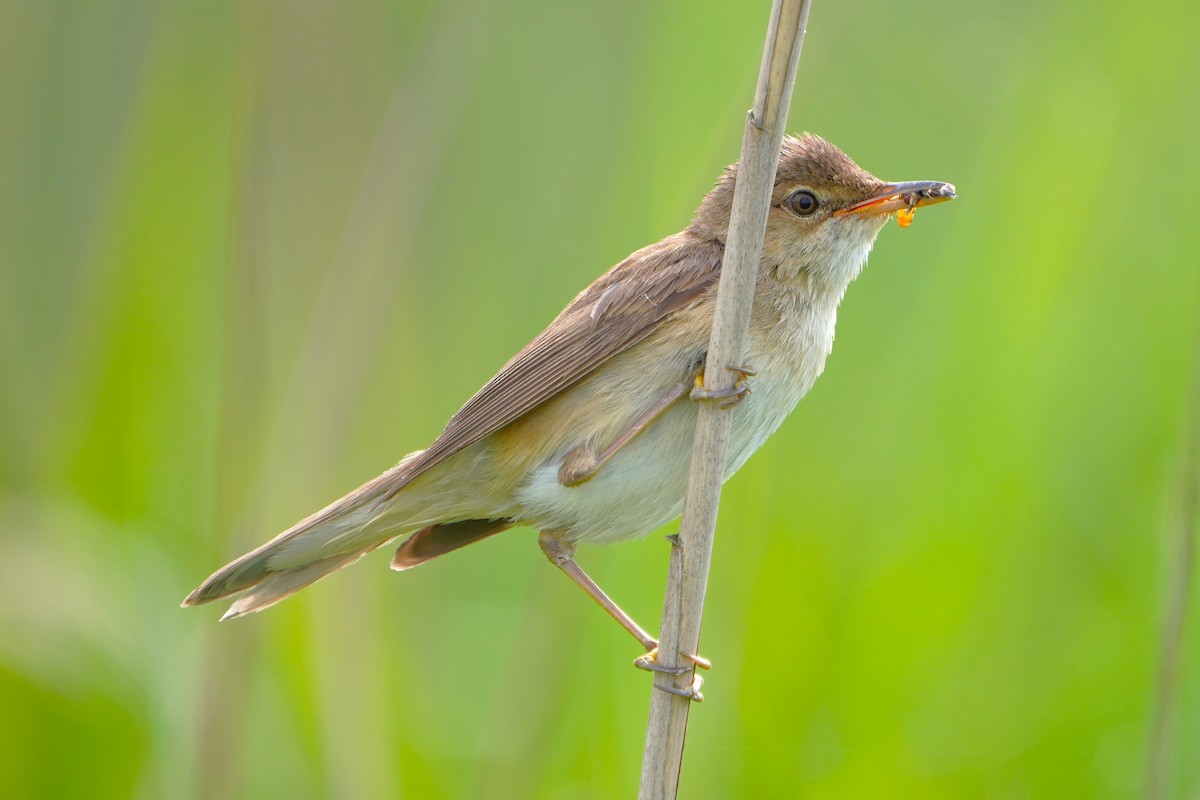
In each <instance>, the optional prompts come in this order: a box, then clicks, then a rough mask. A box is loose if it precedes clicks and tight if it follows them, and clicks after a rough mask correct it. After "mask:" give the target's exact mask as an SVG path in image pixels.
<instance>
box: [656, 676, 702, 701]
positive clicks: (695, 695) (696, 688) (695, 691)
mask: <svg viewBox="0 0 1200 800" xmlns="http://www.w3.org/2000/svg"><path fill="white" fill-rule="evenodd" d="M703 685H704V678H701V677H700V676H699V675H693V676H692V685H691V686H688V687H686V688H683V689H680V688H679V687H678V686H672V685H670V684H661V683H656V684H654V688H655V689H658V690H659V691H660V692H666V693H667V694H673V695H675V696H676V697H684V698H687V699H688V700H691V701H692V702H693V703H703V702H704V695H702V694H700V687H701V686H703Z"/></svg>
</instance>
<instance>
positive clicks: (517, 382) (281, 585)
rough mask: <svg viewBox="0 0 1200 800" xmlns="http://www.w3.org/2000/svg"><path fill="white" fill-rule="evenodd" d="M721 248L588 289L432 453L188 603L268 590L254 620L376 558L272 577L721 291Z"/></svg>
mask: <svg viewBox="0 0 1200 800" xmlns="http://www.w3.org/2000/svg"><path fill="white" fill-rule="evenodd" d="M721 252H722V248H721V245H720V244H719V243H717V242H715V241H711V240H704V239H700V238H699V237H697V236H695V235H693V234H690V233H687V232H684V233H680V234H677V235H675V236H671V237H668V238H666V239H664V240H662V241H661V242H659V243H658V244H655V245H651V246H650V247H647V248H645V249H643V250H639V251H638V252H636V253H634V254H633V255H631V256H630V257H629V258H627V259H625V260H624V261H623V262H621V263H620V264H618V265H617V266H615V267H613V268H612V269H611V270H609V271H608V272H607V273H606V274H604V275H603V276H601V277H600V278H599V279H598V280H597V281H596V282H595V283H593V284H592V285H591V286H589V287H588V288H587V289H584V290H583V292H581V293H580V295H579V296H578V297H576V298H575V299H574V300H573V301H571V304H570V305H568V306H567V307H566V308H565V309H564V310H563V312H562V313H561V314H559V315H558V318H557V319H555V320H554V322H552V323H551V324H550V327H548V328H547V329H546V330H545V331H543V332H542V333H541V335H540V336H538V337H537V338H536V339H534V340H533V341H532V342H530V343H529V345H528V346H526V347H525V348H524V349H522V350H521V352H519V353H517V355H516V356H514V357H513V359H512V360H511V361H509V362H508V363H507V364H505V365H504V368H503V369H501V370H500V372H498V373H497V374H496V376H495V377H494V378H492V379H491V380H490V381H488V382H487V384H485V385H484V387H483V388H482V389H480V390H479V392H478V393H477V394H476V395H475V396H474V397H472V398H471V399H470V400H469V401H468V402H467V404H466V405H465V406H463V407H462V409H461V410H460V411H459V412H458V413H457V414H455V415H454V417H453V418H451V420H450V422H449V423H448V424H447V425H446V429H445V430H444V431H442V434H441V435H440V436H438V438H437V439H436V440H435V441H434V443H433V444H432V445H430V446H429V448H428V449H427V450H423V451H421V452H419V453H415V454H413V455H411V456H409V457H408V458H406V459H405V460H404V461H402V462H400V463H399V464H397V465H396V466H395V467H393V468H392V469H390V470H388V471H387V472H385V473H384V474H382V475H380V476H379V477H377V478H375V479H374V480H371V481H368V482H367V483H365V484H363V485H362V486H360V487H358V488H357V489H355V490H354V491H353V492H351V493H350V494H348V495H346V496H345V497H343V498H341V499H340V500H337V501H335V502H334V503H332V504H330V505H329V506H327V507H326V508H324V509H322V510H320V511H318V512H317V513H315V514H313V515H312V516H310V517H308V518H307V519H305V520H301V521H300V522H298V523H296V524H295V525H293V526H292V527H291V528H289V529H288V530H286V531H284V532H283V533H281V534H279V535H278V536H276V537H275V538H274V539H272V540H271V541H269V542H267V543H266V544H264V545H262V546H261V547H259V548H257V549H256V550H254V551H252V552H250V553H247V554H246V555H244V556H242V557H241V558H239V559H237V560H236V561H234V562H232V563H230V564H228V565H226V566H225V567H223V568H222V569H220V570H218V571H217V572H216V573H214V574H213V575H212V576H211V577H209V578H208V580H206V581H205V582H204V583H203V584H201V585H200V587H199V588H197V589H196V590H195V591H194V592H192V593H191V594H190V595H188V597H187V599H186V600H184V605H196V604H199V603H207V602H208V601H210V600H214V599H216V598H218V597H224V596H226V595H229V594H233V593H235V592H239V591H243V590H245V589H248V588H251V587H254V586H258V587H260V588H259V589H257V590H256V591H255V593H253V594H250V595H247V596H246V598H243V600H242V601H239V603H238V604H236V605H235V606H234V607H233V608H232V609H230V613H231V615H232V616H237V615H239V614H243V613H248V612H249V611H254V610H257V609H259V608H265V607H266V606H268V605H270V604H272V603H274V602H276V601H278V600H280V599H282V598H284V597H286V596H287V595H289V594H291V593H292V592H295V591H297V590H298V589H299V588H300V587H302V586H305V585H307V584H308V583H311V582H312V581H314V580H317V579H318V578H320V577H321V576H322V575H325V574H327V573H329V572H332V571H333V570H335V569H338V568H340V567H342V566H344V565H345V564H347V563H349V562H350V561H353V560H354V559H356V558H358V557H359V556H361V555H362V554H363V553H365V552H366V551H367V550H371V549H373V548H374V547H376V546H377V545H379V544H381V543H382V542H372V543H371V544H370V545H369V546H365V549H364V546H362V542H356V543H355V547H354V548H351V550H350V551H349V552H338V551H336V550H331V551H330V552H331V555H330V556H329V557H328V558H324V559H320V560H317V561H315V562H313V563H310V564H307V565H304V566H302V567H299V568H296V569H288V568H281V569H277V570H276V569H272V567H271V559H272V557H273V556H275V555H276V554H278V552H279V550H280V548H281V546H283V545H284V544H285V543H287V542H290V541H293V540H296V539H298V538H299V537H302V536H305V535H309V534H313V533H314V532H319V530H320V529H321V527H322V526H323V525H324V524H325V523H327V522H330V521H331V520H334V519H337V518H338V517H339V516H340V515H342V514H343V513H345V512H347V511H350V510H353V509H356V508H359V507H360V506H361V505H362V504H364V503H370V502H376V503H378V502H382V501H384V500H386V499H387V498H389V497H391V496H393V495H394V494H396V492H398V491H400V490H401V489H402V488H404V486H405V485H407V484H408V483H409V482H410V481H412V480H413V479H414V478H416V477H417V476H418V475H420V474H421V473H422V472H424V471H425V470H427V469H429V468H430V467H432V466H434V465H435V464H438V463H439V462H441V461H444V460H445V459H447V458H449V457H450V456H452V455H454V454H455V453H457V452H459V451H461V450H463V449H464V448H466V447H469V446H470V445H471V444H473V443H475V442H477V441H479V440H480V439H482V438H483V437H484V436H487V435H488V434H491V433H495V432H496V431H498V430H499V429H501V428H503V427H504V426H505V425H508V424H509V423H511V422H513V421H514V420H516V419H517V418H518V417H520V416H522V415H523V414H526V413H528V412H529V411H531V410H533V409H534V408H536V407H537V406H538V405H540V404H542V403H544V402H546V401H547V400H549V399H550V398H552V397H554V396H555V395H557V394H558V393H559V392H561V391H563V390H564V389H566V388H568V387H570V386H571V385H573V384H575V383H576V382H578V381H579V380H581V379H582V378H584V377H586V376H587V375H588V374H589V373H590V372H591V371H592V370H594V369H595V368H596V367H598V366H599V365H600V364H602V363H603V362H604V361H606V360H607V359H609V358H612V357H613V356H614V355H616V354H617V353H620V352H621V351H623V350H626V349H628V348H629V347H631V346H633V345H634V344H636V343H637V342H639V341H641V340H642V339H644V338H646V337H647V336H648V335H650V334H651V333H652V332H653V331H655V330H656V329H657V328H659V327H660V326H661V325H662V324H664V323H665V322H667V321H668V320H670V319H671V318H672V316H673V315H675V314H677V313H679V312H680V311H682V310H684V309H686V308H688V307H689V306H691V305H692V304H694V303H696V302H698V301H700V300H701V299H702V298H703V297H704V296H705V295H706V293H708V292H711V291H714V290H715V288H716V283H717V277H718V275H719V272H720V265H721ZM494 522H496V521H495V520H490V521H486V522H482V523H481V522H480V521H478V520H472V521H470V524H466V523H461V524H456V525H454V526H450V527H449V528H448V529H447V532H446V537H448V538H446V539H445V541H441V542H439V543H438V544H439V546H443V549H444V546H445V545H446V544H447V543H449V544H451V545H456V543H458V542H460V541H461V543H462V544H465V543H467V542H468V541H471V540H472V537H475V538H478V537H481V536H483V535H486V534H487V533H489V532H494V531H495V530H498V529H494V528H490V527H487V526H488V525H490V524H491V523H494Z"/></svg>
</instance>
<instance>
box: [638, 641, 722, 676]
mask: <svg viewBox="0 0 1200 800" xmlns="http://www.w3.org/2000/svg"><path fill="white" fill-rule="evenodd" d="M679 655H680V657H681V658H685V659H687V660H688V661H690V662H692V664H694V665H695V666H697V667H699V668H700V669H712V662H711V661H709V660H708V659H707V658H705V657H704V656H698V655H693V654H692V653H680V654H679ZM633 665H634V666H635V667H637V668H638V669H644V670H646V671H648V672H665V673H667V674H668V675H682V674H683V673H685V672H687V671H688V670H689V669H691V667H668V666H666V665H665V664H660V663H658V645H657V644H656V645H655V646H654V647H651V648H650V650H649V652H647V653H646V655H644V656H640V657H638V658H635V659H634V660H633Z"/></svg>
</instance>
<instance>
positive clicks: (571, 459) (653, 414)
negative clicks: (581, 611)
mask: <svg viewBox="0 0 1200 800" xmlns="http://www.w3.org/2000/svg"><path fill="white" fill-rule="evenodd" d="M687 390H688V384H687V383H686V382H685V383H679V384H676V385H675V386H672V387H671V389H670V390H669V391H668V392H667V393H666V394H664V395H663V396H662V397H661V398H660V399H659V400H658V402H656V403H655V404H654V405H652V406H650V408H648V409H647V410H646V412H645V413H644V414H642V415H641V416H640V417H638V418H637V419H636V420H635V421H634V423H633V424H632V425H630V426H629V428H628V429H627V430H626V431H625V432H624V433H622V434H621V435H620V436H618V437H617V440H616V441H615V442H613V443H612V444H610V445H609V446H608V447H606V448H604V450H603V451H601V452H600V453H599V454H597V453H596V451H595V450H594V449H592V446H591V445H590V444H581V445H579V446H578V447H576V448H575V449H574V450H572V451H571V452H569V453H567V457H566V458H564V459H563V463H562V466H561V467H559V468H558V482H559V483H561V484H562V485H563V486H578V485H579V484H581V483H586V482H587V481H590V480H591V479H592V478H593V477H595V475H596V473H597V472H599V471H600V468H601V467H603V466H604V465H605V464H607V463H608V462H609V460H610V459H611V458H612V457H613V456H615V455H616V454H617V452H618V451H619V450H620V449H621V448H622V447H624V446H625V445H627V444H629V442H630V441H632V440H633V437H635V436H637V435H638V434H639V433H641V432H642V431H643V430H645V429H646V427H647V426H648V425H649V424H650V423H651V422H653V421H654V420H656V419H658V417H659V416H660V415H661V414H662V413H663V412H664V411H666V410H667V408H669V407H670V405H671V404H672V403H674V402H675V401H676V400H678V399H679V398H681V397H683V395H684V394H685V393H686V392H687ZM544 549H545V548H543V550H544ZM551 560H553V559H551ZM610 613H611V612H610Z"/></svg>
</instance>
